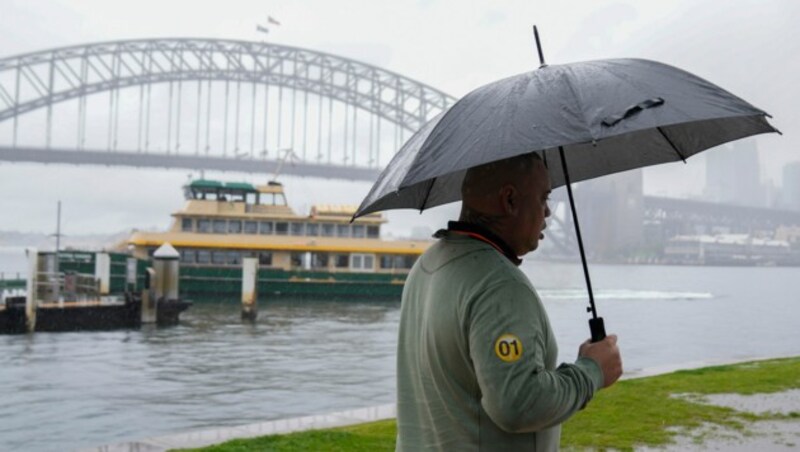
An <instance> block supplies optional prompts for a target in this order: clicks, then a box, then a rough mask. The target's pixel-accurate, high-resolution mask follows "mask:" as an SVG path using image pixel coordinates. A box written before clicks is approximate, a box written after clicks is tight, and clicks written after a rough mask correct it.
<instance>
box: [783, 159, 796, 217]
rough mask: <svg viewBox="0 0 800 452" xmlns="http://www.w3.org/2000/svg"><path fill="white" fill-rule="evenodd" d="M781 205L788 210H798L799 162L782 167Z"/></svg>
mask: <svg viewBox="0 0 800 452" xmlns="http://www.w3.org/2000/svg"><path fill="white" fill-rule="evenodd" d="M781 198H782V201H783V202H782V205H783V207H785V208H787V209H790V210H800V162H791V163H787V164H786V166H784V167H783V190H782V191H781Z"/></svg>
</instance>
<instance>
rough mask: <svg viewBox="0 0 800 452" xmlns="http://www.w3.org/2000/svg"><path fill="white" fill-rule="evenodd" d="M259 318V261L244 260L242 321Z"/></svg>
mask: <svg viewBox="0 0 800 452" xmlns="http://www.w3.org/2000/svg"><path fill="white" fill-rule="evenodd" d="M257 317H258V259H256V258H254V257H246V258H244V259H242V320H245V321H250V322H252V321H255V320H256V318H257Z"/></svg>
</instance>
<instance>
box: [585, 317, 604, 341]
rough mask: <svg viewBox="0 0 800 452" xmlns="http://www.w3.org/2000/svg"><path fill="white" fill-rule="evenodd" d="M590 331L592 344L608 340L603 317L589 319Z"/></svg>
mask: <svg viewBox="0 0 800 452" xmlns="http://www.w3.org/2000/svg"><path fill="white" fill-rule="evenodd" d="M589 330H591V332H592V342H600V341H602V340H603V339H605V338H606V326H605V324H604V323H603V318H602V317H595V318H593V319H589Z"/></svg>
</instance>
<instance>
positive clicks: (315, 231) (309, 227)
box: [306, 223, 319, 237]
mask: <svg viewBox="0 0 800 452" xmlns="http://www.w3.org/2000/svg"><path fill="white" fill-rule="evenodd" d="M306 235H307V236H309V237H316V236H318V235H319V225H318V224H317V223H308V224H306Z"/></svg>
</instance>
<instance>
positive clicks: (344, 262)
mask: <svg viewBox="0 0 800 452" xmlns="http://www.w3.org/2000/svg"><path fill="white" fill-rule="evenodd" d="M335 264H336V268H347V267H349V266H350V256H348V255H347V254H337V255H336V262H335Z"/></svg>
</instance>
